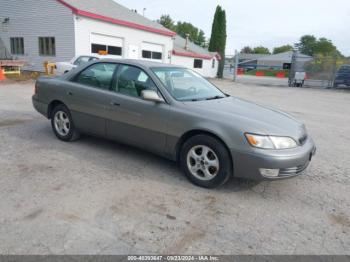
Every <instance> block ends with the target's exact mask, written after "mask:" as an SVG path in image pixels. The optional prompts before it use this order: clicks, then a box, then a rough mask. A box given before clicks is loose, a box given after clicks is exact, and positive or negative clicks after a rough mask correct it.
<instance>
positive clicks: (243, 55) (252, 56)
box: [239, 53, 269, 60]
mask: <svg viewBox="0 0 350 262" xmlns="http://www.w3.org/2000/svg"><path fill="white" fill-rule="evenodd" d="M265 56H269V55H268V54H246V53H240V54H239V59H242V60H257V59H258V58H262V57H265Z"/></svg>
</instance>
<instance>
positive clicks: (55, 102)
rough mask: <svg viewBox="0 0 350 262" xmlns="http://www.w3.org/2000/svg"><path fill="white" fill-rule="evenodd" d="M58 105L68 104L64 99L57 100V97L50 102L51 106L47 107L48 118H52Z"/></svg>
mask: <svg viewBox="0 0 350 262" xmlns="http://www.w3.org/2000/svg"><path fill="white" fill-rule="evenodd" d="M58 105H64V106H66V105H65V104H64V103H63V102H62V101H60V100H57V99H56V100H53V101H51V102H50V104H49V106H48V107H47V118H48V119H51V114H52V111H53V109H54V108H55V107H56V106H58Z"/></svg>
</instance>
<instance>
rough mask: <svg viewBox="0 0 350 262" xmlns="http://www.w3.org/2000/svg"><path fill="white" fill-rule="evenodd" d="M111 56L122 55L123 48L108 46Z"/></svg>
mask: <svg viewBox="0 0 350 262" xmlns="http://www.w3.org/2000/svg"><path fill="white" fill-rule="evenodd" d="M108 54H109V55H119V56H121V55H122V48H121V47H119V46H108Z"/></svg>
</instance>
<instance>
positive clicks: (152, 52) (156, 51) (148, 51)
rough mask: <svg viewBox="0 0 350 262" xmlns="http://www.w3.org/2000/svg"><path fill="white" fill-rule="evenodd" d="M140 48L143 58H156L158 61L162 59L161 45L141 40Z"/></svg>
mask: <svg viewBox="0 0 350 262" xmlns="http://www.w3.org/2000/svg"><path fill="white" fill-rule="evenodd" d="M141 49H142V58H143V59H151V60H158V61H159V62H161V61H162V60H163V45H158V44H152V43H146V42H143V43H142V45H141Z"/></svg>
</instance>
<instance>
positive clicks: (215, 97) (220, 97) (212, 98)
mask: <svg viewBox="0 0 350 262" xmlns="http://www.w3.org/2000/svg"><path fill="white" fill-rule="evenodd" d="M222 98H225V97H223V96H213V97H209V98H206V99H205V100H215V99H222Z"/></svg>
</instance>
